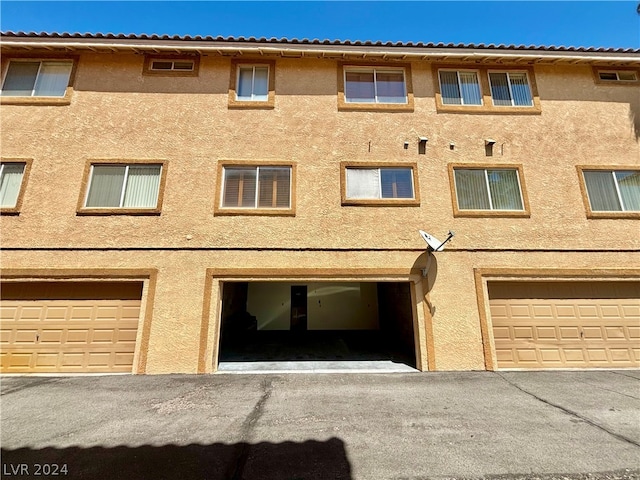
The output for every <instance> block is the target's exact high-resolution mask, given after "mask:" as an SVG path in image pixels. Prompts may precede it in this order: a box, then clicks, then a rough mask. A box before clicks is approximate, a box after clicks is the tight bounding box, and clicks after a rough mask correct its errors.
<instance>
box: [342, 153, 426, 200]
mask: <svg viewBox="0 0 640 480" xmlns="http://www.w3.org/2000/svg"><path fill="white" fill-rule="evenodd" d="M347 168H361V169H380V168H408V169H411V180H412V181H413V198H348V197H347ZM340 203H341V205H342V206H343V207H347V206H360V207H419V206H420V187H419V181H418V164H417V163H416V162H410V163H409V162H402V163H400V162H353V161H344V162H340Z"/></svg>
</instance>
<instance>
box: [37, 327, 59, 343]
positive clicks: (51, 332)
mask: <svg viewBox="0 0 640 480" xmlns="http://www.w3.org/2000/svg"><path fill="white" fill-rule="evenodd" d="M64 335H65V331H64V329H62V328H57V329H49V328H47V329H43V330H42V331H41V332H40V334H39V340H38V341H39V343H40V344H47V343H48V344H57V345H60V344H62V343H63V338H64Z"/></svg>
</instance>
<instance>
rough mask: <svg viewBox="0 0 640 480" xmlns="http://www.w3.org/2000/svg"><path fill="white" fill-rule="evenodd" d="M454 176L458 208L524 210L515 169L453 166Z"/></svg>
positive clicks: (517, 173) (518, 178)
mask: <svg viewBox="0 0 640 480" xmlns="http://www.w3.org/2000/svg"><path fill="white" fill-rule="evenodd" d="M454 178H455V190H456V199H457V202H458V209H460V210H516V211H522V210H524V202H523V197H522V190H521V187H520V175H519V172H518V170H517V169H515V168H496V169H485V168H482V169H481V168H454Z"/></svg>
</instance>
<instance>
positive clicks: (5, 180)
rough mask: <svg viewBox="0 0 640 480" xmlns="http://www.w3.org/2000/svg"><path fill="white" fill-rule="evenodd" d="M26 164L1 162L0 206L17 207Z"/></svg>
mask: <svg viewBox="0 0 640 480" xmlns="http://www.w3.org/2000/svg"><path fill="white" fill-rule="evenodd" d="M25 167H26V164H24V163H13V162H6V163H5V162H2V163H0V208H15V207H16V205H17V203H18V196H19V195H20V189H21V187H22V178H23V176H24V170H25Z"/></svg>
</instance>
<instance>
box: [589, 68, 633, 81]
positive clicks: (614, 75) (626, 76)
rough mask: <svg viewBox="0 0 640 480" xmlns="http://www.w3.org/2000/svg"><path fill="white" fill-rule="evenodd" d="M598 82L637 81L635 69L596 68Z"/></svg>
mask: <svg viewBox="0 0 640 480" xmlns="http://www.w3.org/2000/svg"><path fill="white" fill-rule="evenodd" d="M596 79H597V80H598V81H599V83H638V72H637V71H636V70H596Z"/></svg>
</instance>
